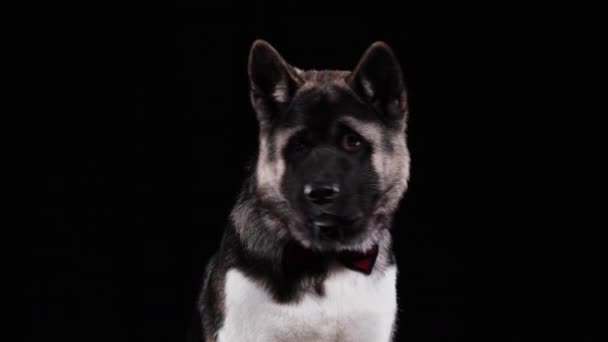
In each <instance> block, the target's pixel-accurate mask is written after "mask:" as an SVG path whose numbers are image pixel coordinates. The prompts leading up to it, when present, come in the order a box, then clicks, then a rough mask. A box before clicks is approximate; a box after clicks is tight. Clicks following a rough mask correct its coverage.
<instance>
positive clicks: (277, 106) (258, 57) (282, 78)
mask: <svg viewBox="0 0 608 342" xmlns="http://www.w3.org/2000/svg"><path fill="white" fill-rule="evenodd" d="M248 72H249V82H250V88H251V102H252V104H253V107H254V109H255V111H256V113H257V116H258V120H259V121H260V122H261V123H268V122H270V121H272V120H274V119H276V118H277V117H278V116H279V115H280V114H281V112H282V111H283V110H284V109H285V108H287V105H288V104H289V103H290V101H291V99H292V98H293V96H294V94H295V92H296V91H297V89H298V88H299V87H300V86H301V85H302V83H303V81H302V79H301V78H300V77H298V75H297V73H296V71H295V70H294V68H293V67H292V66H290V65H289V64H288V63H287V62H286V61H285V60H284V59H283V57H281V55H280V54H279V53H278V52H277V50H275V49H274V48H273V47H272V46H271V45H270V44H269V43H268V42H266V41H264V40H256V41H255V42H254V43H253V45H252V46H251V50H250V52H249V66H248Z"/></svg>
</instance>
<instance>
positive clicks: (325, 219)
mask: <svg viewBox="0 0 608 342" xmlns="http://www.w3.org/2000/svg"><path fill="white" fill-rule="evenodd" d="M361 217H362V216H361V215H358V216H353V217H346V216H338V215H332V214H328V213H323V214H321V215H319V216H317V217H315V218H314V219H313V220H312V222H313V223H314V224H315V225H317V226H320V227H332V226H348V225H352V224H353V223H355V222H356V221H357V220H359V219H360V218H361Z"/></svg>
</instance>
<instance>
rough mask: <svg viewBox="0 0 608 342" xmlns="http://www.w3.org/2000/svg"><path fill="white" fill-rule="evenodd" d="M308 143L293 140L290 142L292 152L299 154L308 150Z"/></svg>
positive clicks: (302, 140)
mask: <svg viewBox="0 0 608 342" xmlns="http://www.w3.org/2000/svg"><path fill="white" fill-rule="evenodd" d="M308 147H309V143H308V141H306V140H305V139H303V138H295V139H294V140H293V142H292V148H293V151H294V152H297V153H301V152H305V151H306V150H308Z"/></svg>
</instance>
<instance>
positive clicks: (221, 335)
mask: <svg viewBox="0 0 608 342" xmlns="http://www.w3.org/2000/svg"><path fill="white" fill-rule="evenodd" d="M248 74H249V81H250V100H251V104H252V107H253V110H254V111H255V113H256V116H257V121H258V126H259V149H258V155H257V161H256V163H255V164H254V168H253V169H254V170H252V174H251V175H250V177H248V178H247V179H246V181H245V184H244V186H243V188H242V191H241V193H240V195H239V197H238V200H237V203H236V205H235V206H234V208H233V210H232V212H231V214H230V219H229V222H228V224H227V225H226V227H225V231H224V233H223V237H222V240H221V243H220V246H219V249H218V251H217V253H216V254H215V255H214V256H213V257H212V258H211V259H210V261H209V262H208V264H207V266H206V269H205V272H204V276H203V285H202V290H201V292H200V296H199V300H198V304H197V310H196V311H197V315H196V318H195V321H196V323H198V325H199V328H197V333H200V338H202V339H204V340H205V341H209V342H211V341H213V342H216V341H217V342H235V341H238V342H243V341H264V342H271V341H370V342H371V341H373V342H381V341H391V340H392V339H393V335H394V331H395V327H396V313H397V306H398V305H397V294H396V279H397V265H396V261H395V257H394V254H393V250H392V240H391V232H390V228H391V224H392V221H393V216H394V213H395V211H396V209H397V208H398V207H399V204H400V202H401V199H402V197H403V195H404V193H405V192H406V190H407V186H408V179H409V170H410V153H409V150H408V147H407V143H406V140H407V139H406V123H407V116H408V105H407V94H406V89H405V85H404V80H403V75H402V69H401V66H400V63H399V62H398V60H397V58H396V56H395V54H394V52H393V50H392V49H391V48H390V47H389V46H388V45H387V44H386V43H384V42H375V43H373V44H372V45H370V47H369V48H368V49H367V50H366V51H365V52H364V53H363V56H362V57H361V58H360V60H359V62H358V63H357V64H356V66H355V68H354V69H353V70H352V71H340V70H301V69H299V68H298V67H296V66H293V65H291V64H290V63H288V62H287V61H286V60H285V59H284V58H283V57H282V56H281V55H280V54H279V52H277V50H276V49H275V48H274V47H272V46H271V45H270V44H269V43H268V42H266V41H264V40H256V41H255V42H254V43H253V45H252V46H251V49H250V53H249V62H248Z"/></svg>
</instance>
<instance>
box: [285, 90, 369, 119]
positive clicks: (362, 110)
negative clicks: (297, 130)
mask: <svg viewBox="0 0 608 342" xmlns="http://www.w3.org/2000/svg"><path fill="white" fill-rule="evenodd" d="M345 115H349V116H355V117H357V118H358V119H360V120H365V121H371V120H375V119H377V116H375V115H374V113H373V111H372V110H370V108H369V107H368V106H366V105H365V104H364V103H363V102H362V101H361V100H359V99H358V98H357V97H356V95H355V94H354V93H353V92H352V91H350V90H349V89H348V88H346V87H344V86H342V85H340V84H323V85H314V86H309V87H308V88H305V89H301V90H300V91H298V93H297V95H296V96H295V97H294V99H293V102H292V104H291V106H290V108H289V110H288V111H287V113H286V115H285V120H286V123H287V124H288V125H289V126H296V125H297V126H304V127H310V128H321V127H330V126H333V124H334V123H335V122H337V121H339V118H340V117H342V116H345Z"/></svg>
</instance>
